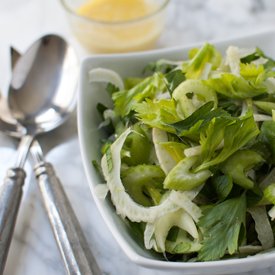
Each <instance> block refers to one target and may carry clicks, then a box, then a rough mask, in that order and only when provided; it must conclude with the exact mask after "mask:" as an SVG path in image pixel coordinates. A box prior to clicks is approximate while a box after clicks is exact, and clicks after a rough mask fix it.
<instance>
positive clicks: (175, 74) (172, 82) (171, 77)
mask: <svg viewBox="0 0 275 275" xmlns="http://www.w3.org/2000/svg"><path fill="white" fill-rule="evenodd" d="M165 79H166V80H167V89H168V91H169V93H170V95H172V93H173V92H174V90H175V89H176V88H177V87H178V86H179V85H180V84H181V83H182V82H183V81H184V80H185V79H186V78H185V74H184V73H183V72H182V71H181V70H175V71H172V72H170V73H168V74H166V75H165Z"/></svg>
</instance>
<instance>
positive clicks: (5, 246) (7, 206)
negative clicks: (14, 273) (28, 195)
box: [0, 168, 26, 274]
mask: <svg viewBox="0 0 275 275" xmlns="http://www.w3.org/2000/svg"><path fill="white" fill-rule="evenodd" d="M25 177H26V173H25V172H24V170H23V169H22V168H11V169H9V170H8V172H7V176H6V178H5V182H4V185H2V186H1V188H0V274H3V272H4V268H5V264H6V260H7V256H8V252H9V248H10V244H11V240H12V235H13V231H14V228H15V224H16V218H17V214H18V211H19V206H20V202H21V199H22V194H23V191H22V187H23V185H24V180H25Z"/></svg>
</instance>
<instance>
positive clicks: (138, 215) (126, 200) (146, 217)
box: [101, 128, 179, 222]
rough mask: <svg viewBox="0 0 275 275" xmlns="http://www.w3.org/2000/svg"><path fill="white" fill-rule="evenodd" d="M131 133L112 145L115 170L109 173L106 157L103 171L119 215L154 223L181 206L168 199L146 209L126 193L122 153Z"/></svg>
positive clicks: (122, 136) (136, 220)
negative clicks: (121, 173) (121, 174)
mask: <svg viewBox="0 0 275 275" xmlns="http://www.w3.org/2000/svg"><path fill="white" fill-rule="evenodd" d="M130 133H131V129H130V128H129V129H127V130H126V131H125V132H124V133H123V134H121V135H120V137H119V138H118V139H117V140H116V141H115V142H114V143H113V144H112V146H111V147H110V149H111V156H112V160H113V168H112V170H111V171H110V172H109V170H108V164H107V159H106V155H104V156H103V158H102V161H101V166H102V171H103V174H104V177H105V179H106V181H107V186H108V188H109V190H110V193H111V199H112V202H113V204H114V205H115V207H116V212H117V214H119V215H121V217H123V218H125V217H127V218H129V219H130V220H131V221H133V222H140V221H143V222H152V221H154V220H155V219H156V218H159V217H161V216H163V215H165V214H167V213H171V212H173V211H175V210H176V209H179V206H178V205H177V204H175V203H173V202H172V201H171V200H169V199H166V200H165V201H164V202H163V203H162V204H160V205H158V206H152V207H144V206H142V205H139V204H138V203H136V202H135V201H134V200H133V199H132V198H131V197H130V195H129V194H127V193H126V191H125V188H124V186H123V183H122V181H121V178H120V166H121V159H120V152H121V149H122V146H123V144H124V141H125V139H126V138H127V136H128V135H129V134H130Z"/></svg>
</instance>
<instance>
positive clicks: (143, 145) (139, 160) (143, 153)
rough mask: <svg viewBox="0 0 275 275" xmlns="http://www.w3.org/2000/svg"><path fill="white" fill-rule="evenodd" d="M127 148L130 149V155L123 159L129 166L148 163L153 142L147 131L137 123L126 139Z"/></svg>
mask: <svg viewBox="0 0 275 275" xmlns="http://www.w3.org/2000/svg"><path fill="white" fill-rule="evenodd" d="M125 145H126V147H127V148H126V149H128V150H129V152H130V156H129V157H128V156H126V157H123V159H122V161H123V162H124V163H126V164H127V165H129V166H135V165H139V164H147V162H148V160H149V156H150V150H151V143H150V140H149V138H148V136H147V134H146V132H145V131H144V130H143V129H142V128H141V127H140V126H139V125H138V124H135V125H134V127H133V132H132V133H131V134H130V135H129V136H128V137H127V139H126V141H125Z"/></svg>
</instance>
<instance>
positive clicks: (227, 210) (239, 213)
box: [197, 192, 246, 261]
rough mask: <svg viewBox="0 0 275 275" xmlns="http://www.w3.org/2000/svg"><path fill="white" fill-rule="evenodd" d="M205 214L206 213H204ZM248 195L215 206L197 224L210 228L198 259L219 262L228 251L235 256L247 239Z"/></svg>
mask: <svg viewBox="0 0 275 275" xmlns="http://www.w3.org/2000/svg"><path fill="white" fill-rule="evenodd" d="M203 214H205V213H204V211H203ZM245 217H246V195H245V192H244V193H243V194H242V195H241V196H240V197H236V198H232V199H229V200H226V201H224V202H222V203H220V204H217V205H216V206H214V207H213V208H212V209H211V210H210V211H207V214H206V215H205V216H202V217H201V218H200V220H199V222H198V223H197V225H198V226H200V227H205V228H208V227H210V228H209V229H208V230H207V231H206V232H205V233H204V234H203V236H204V238H205V239H204V240H203V241H202V244H203V246H202V248H201V249H200V251H199V254H198V259H199V260H201V261H209V260H217V259H219V258H221V257H223V256H224V254H225V251H226V249H228V252H229V254H231V255H232V254H233V253H234V252H235V251H236V250H237V249H238V245H239V244H240V243H241V242H242V241H243V239H244V237H245Z"/></svg>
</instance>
